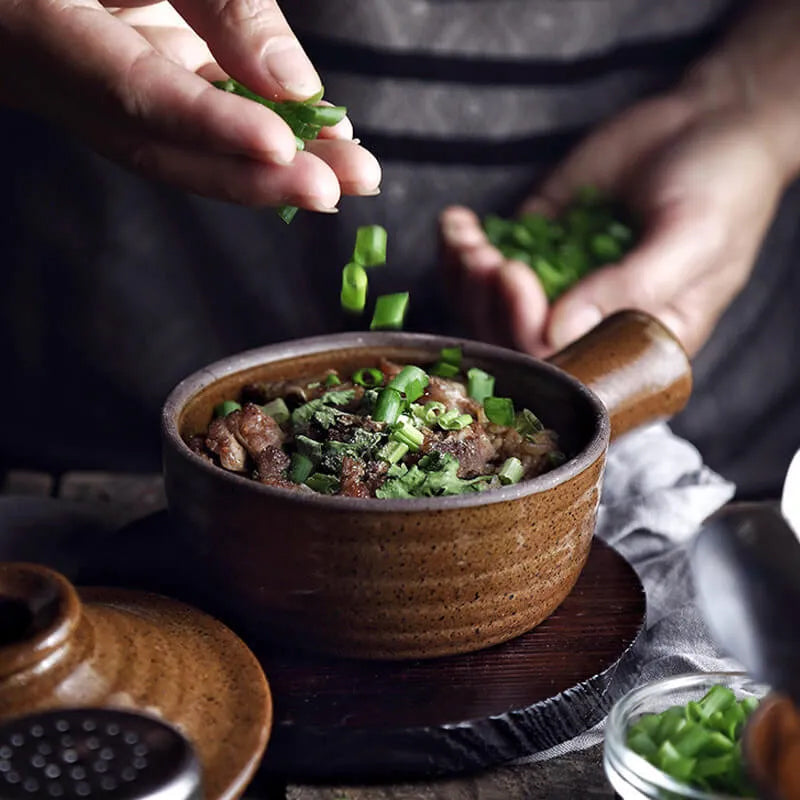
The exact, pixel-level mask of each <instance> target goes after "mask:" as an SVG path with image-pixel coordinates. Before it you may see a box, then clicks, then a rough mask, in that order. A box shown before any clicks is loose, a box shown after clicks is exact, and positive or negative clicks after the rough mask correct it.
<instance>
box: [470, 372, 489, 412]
mask: <svg viewBox="0 0 800 800" xmlns="http://www.w3.org/2000/svg"><path fill="white" fill-rule="evenodd" d="M467 392H468V393H469V396H470V397H471V398H472V399H473V400H477V402H479V403H482V402H483V401H484V400H485V399H486V398H487V397H490V396H491V395H492V394H494V378H493V377H492V376H491V375H489V373H488V372H484V371H483V370H482V369H478V368H477V367H472V368H471V369H469V370H467Z"/></svg>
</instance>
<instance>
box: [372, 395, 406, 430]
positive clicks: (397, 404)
mask: <svg viewBox="0 0 800 800" xmlns="http://www.w3.org/2000/svg"><path fill="white" fill-rule="evenodd" d="M402 410H403V396H402V395H401V394H400V392H398V391H397V389H393V388H391V387H389V386H387V387H386V388H385V389H383V390H382V391H381V393H380V394H379V395H378V400H377V402H376V403H375V410H374V411H373V412H372V418H373V419H374V420H375V421H376V422H388V423H389V424H393V423H395V422H397V418H398V417H399V416H400V412H401V411H402Z"/></svg>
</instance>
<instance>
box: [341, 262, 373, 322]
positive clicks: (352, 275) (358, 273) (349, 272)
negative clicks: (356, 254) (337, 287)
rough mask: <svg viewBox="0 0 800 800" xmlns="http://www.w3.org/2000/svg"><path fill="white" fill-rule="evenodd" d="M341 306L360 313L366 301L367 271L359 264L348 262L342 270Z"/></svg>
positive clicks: (346, 309) (354, 312)
mask: <svg viewBox="0 0 800 800" xmlns="http://www.w3.org/2000/svg"><path fill="white" fill-rule="evenodd" d="M341 302H342V308H343V309H345V311H349V312H351V313H353V314H360V313H361V312H362V311H363V310H364V306H365V305H366V303H367V271H366V270H365V269H364V267H362V266H361V265H360V264H353V263H350V264H348V265H347V266H346V267H345V268H344V269H343V270H342V292H341Z"/></svg>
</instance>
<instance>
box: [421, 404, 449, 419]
mask: <svg viewBox="0 0 800 800" xmlns="http://www.w3.org/2000/svg"><path fill="white" fill-rule="evenodd" d="M445 411H447V406H445V404H444V403H440V402H439V401H438V400H431V401H430V402H428V403H425V408H423V410H422V419H423V421H424V422H425V424H426V425H433V424H434V423H435V422H436V420H437V419H439V417H440V416H441V415H442V414H444V413H445Z"/></svg>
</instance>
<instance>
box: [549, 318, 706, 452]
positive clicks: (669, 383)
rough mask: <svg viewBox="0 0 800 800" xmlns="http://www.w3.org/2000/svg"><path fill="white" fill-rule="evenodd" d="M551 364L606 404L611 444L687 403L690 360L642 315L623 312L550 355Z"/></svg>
mask: <svg viewBox="0 0 800 800" xmlns="http://www.w3.org/2000/svg"><path fill="white" fill-rule="evenodd" d="M548 361H549V362H550V363H551V364H555V366H557V367H560V368H561V369H563V370H564V371H565V372H568V373H569V374H570V375H572V376H574V377H575V378H577V379H578V380H579V381H581V382H582V383H584V384H585V385H586V386H588V387H589V388H590V389H591V390H592V391H593V392H595V394H597V395H598V397H599V398H600V399H601V400H602V401H603V403H604V404H605V407H606V408H607V409H608V416H609V418H610V421H611V438H612V439H614V438H616V437H617V436H620V435H621V434H623V433H625V432H627V431H629V430H632V429H633V428H637V427H639V426H640V425H644V424H645V423H648V422H655V421H656V420H659V419H668V418H669V417H671V416H672V415H673V414H676V413H677V412H678V411H680V410H681V409H682V408H683V407H684V406H685V405H686V403H687V401H688V399H689V395H690V394H691V390H692V368H691V363H690V361H689V356H688V355H687V353H686V351H685V350H684V349H683V346H682V345H681V343H680V342H679V341H678V339H677V337H676V336H675V335H674V334H673V333H672V332H671V331H670V330H669V329H667V328H666V327H665V326H664V325H662V324H661V323H660V322H659V321H658V320H657V319H655V317H652V316H650V315H649V314H646V313H644V312H643V311H619V312H617V313H616V314H613V315H611V316H610V317H606V319H604V320H603V321H602V322H601V323H600V324H599V325H597V327H595V328H593V329H592V330H590V331H589V332H588V333H587V334H585V335H584V336H582V337H581V338H580V339H577V340H576V341H574V342H573V343H572V344H570V345H568V346H567V347H566V348H564V349H563V350H561V351H559V352H558V353H556V354H554V355H552V356H551V357H550V358H549V359H548Z"/></svg>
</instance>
